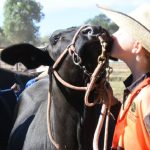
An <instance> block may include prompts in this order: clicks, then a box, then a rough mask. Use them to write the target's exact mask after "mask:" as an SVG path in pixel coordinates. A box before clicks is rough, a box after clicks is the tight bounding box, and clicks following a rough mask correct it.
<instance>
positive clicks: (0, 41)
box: [0, 27, 11, 48]
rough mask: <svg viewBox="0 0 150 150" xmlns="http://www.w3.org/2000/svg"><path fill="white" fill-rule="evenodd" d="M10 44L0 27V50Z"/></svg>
mask: <svg viewBox="0 0 150 150" xmlns="http://www.w3.org/2000/svg"><path fill="white" fill-rule="evenodd" d="M10 44H11V43H10V42H9V41H8V40H7V39H6V37H5V35H4V32H3V29H2V28H1V27H0V48H3V47H5V46H7V45H10Z"/></svg>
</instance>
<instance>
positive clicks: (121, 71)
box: [110, 62, 130, 101]
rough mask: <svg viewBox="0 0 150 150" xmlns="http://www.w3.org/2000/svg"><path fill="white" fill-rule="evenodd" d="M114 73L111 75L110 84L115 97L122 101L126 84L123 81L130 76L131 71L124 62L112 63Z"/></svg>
mask: <svg viewBox="0 0 150 150" xmlns="http://www.w3.org/2000/svg"><path fill="white" fill-rule="evenodd" d="M110 66H111V67H112V68H113V72H112V74H111V75H110V84H111V86H112V89H113V93H114V96H115V97H116V98H118V100H120V101H122V97H123V90H124V88H125V87H124V84H123V81H124V80H125V79H126V78H127V77H128V76H129V75H130V70H129V69H128V67H127V66H126V64H125V63H123V62H110Z"/></svg>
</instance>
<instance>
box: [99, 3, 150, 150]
mask: <svg viewBox="0 0 150 150" xmlns="http://www.w3.org/2000/svg"><path fill="white" fill-rule="evenodd" d="M99 7H100V10H101V11H102V12H103V13H104V14H105V15H106V16H108V17H109V18H110V19H111V20H112V21H114V22H115V23H116V24H117V25H118V26H119V29H118V31H117V32H115V33H114V34H113V35H112V37H113V39H114V43H113V47H112V51H111V54H110V55H111V56H112V57H114V58H118V59H120V60H122V61H123V62H125V63H126V64H127V66H128V67H129V69H130V70H131V75H130V76H129V77H128V78H127V79H126V80H125V81H124V84H125V86H126V88H125V90H124V96H123V97H124V98H123V103H122V106H121V110H120V113H119V116H118V120H117V123H116V127H115V131H114V136H113V141H112V149H114V150H116V149H121V150H133V149H136V150H150V4H149V3H146V4H143V5H141V6H139V7H137V8H136V9H135V10H133V11H132V12H131V13H129V14H125V13H122V12H118V11H115V10H112V9H108V8H105V7H101V6H99ZM110 90H112V89H110Z"/></svg>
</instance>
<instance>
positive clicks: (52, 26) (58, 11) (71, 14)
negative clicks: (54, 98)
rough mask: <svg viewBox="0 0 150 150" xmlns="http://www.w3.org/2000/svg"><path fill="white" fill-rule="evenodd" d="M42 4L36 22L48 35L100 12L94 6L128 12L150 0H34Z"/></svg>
mask: <svg viewBox="0 0 150 150" xmlns="http://www.w3.org/2000/svg"><path fill="white" fill-rule="evenodd" d="M36 1H38V2H40V3H41V5H42V6H43V9H42V12H43V13H44V14H45V17H44V18H43V19H42V20H41V22H40V23H39V24H38V25H39V26H40V30H39V31H40V34H41V36H45V35H50V34H51V33H52V32H53V31H55V30H57V29H65V28H68V27H72V26H80V25H82V24H84V22H85V21H87V20H88V19H90V18H94V17H95V16H97V15H99V14H100V13H101V11H100V9H99V8H98V7H97V6H96V4H99V5H101V6H107V7H109V8H112V9H115V10H118V11H122V12H124V13H129V12H130V11H132V10H133V9H134V8H136V7H137V6H139V5H140V4H142V3H144V2H150V0H36ZM5 2H6V0H0V26H2V25H3V19H4V18H3V6H4V3H5Z"/></svg>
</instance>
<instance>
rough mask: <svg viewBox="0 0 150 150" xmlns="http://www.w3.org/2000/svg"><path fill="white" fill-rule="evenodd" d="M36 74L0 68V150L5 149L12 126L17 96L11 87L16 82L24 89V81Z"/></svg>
mask: <svg viewBox="0 0 150 150" xmlns="http://www.w3.org/2000/svg"><path fill="white" fill-rule="evenodd" d="M37 75H38V74H37V73H35V74H32V75H29V74H28V73H21V72H18V71H11V70H8V69H4V68H0V150H5V149H6V147H7V143H8V138H9V134H10V131H11V129H12V127H13V113H14V110H15V106H16V104H17V96H16V93H15V91H14V90H13V89H11V87H12V85H14V83H17V84H18V85H19V86H20V88H21V89H24V86H25V84H26V82H27V81H28V80H30V79H31V78H34V77H35V76H37Z"/></svg>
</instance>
